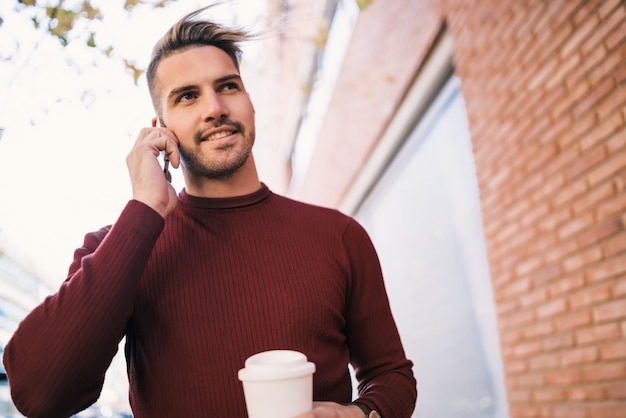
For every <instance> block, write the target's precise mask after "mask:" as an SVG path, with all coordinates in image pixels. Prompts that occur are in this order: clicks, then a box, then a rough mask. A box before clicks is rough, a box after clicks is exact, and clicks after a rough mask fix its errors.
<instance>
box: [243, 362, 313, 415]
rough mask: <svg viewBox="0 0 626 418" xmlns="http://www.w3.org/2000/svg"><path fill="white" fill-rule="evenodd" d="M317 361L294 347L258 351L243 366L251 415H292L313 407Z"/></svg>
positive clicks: (247, 404) (244, 388) (245, 390)
mask: <svg viewBox="0 0 626 418" xmlns="http://www.w3.org/2000/svg"><path fill="white" fill-rule="evenodd" d="M314 372H315V364H313V363H311V362H309V361H307V357H306V356H305V355H304V354H302V353H300V352H298V351H290V350H271V351H264V352H262V353H258V354H255V355H253V356H251V357H249V358H248V359H247V360H246V363H245V368H243V369H241V370H239V380H241V382H242V384H243V392H244V395H245V398H246V407H247V409H248V417H249V418H292V417H294V416H296V415H298V414H301V413H303V412H307V411H310V410H311V409H312V408H313V373H314Z"/></svg>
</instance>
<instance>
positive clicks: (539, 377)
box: [515, 372, 545, 388]
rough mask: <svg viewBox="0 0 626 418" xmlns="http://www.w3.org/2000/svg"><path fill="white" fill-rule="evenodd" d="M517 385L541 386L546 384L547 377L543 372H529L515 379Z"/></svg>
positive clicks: (526, 386) (525, 386)
mask: <svg viewBox="0 0 626 418" xmlns="http://www.w3.org/2000/svg"><path fill="white" fill-rule="evenodd" d="M515 382H516V387H523V388H533V387H540V386H543V385H544V384H545V378H544V374H543V373H536V372H535V373H533V372H530V373H527V374H522V375H520V376H517V378H516V379H515Z"/></svg>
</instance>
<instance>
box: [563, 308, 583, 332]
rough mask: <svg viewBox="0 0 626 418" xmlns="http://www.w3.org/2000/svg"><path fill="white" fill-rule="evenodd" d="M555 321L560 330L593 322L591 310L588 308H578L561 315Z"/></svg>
mask: <svg viewBox="0 0 626 418" xmlns="http://www.w3.org/2000/svg"><path fill="white" fill-rule="evenodd" d="M555 321H556V329H557V330H558V331H568V330H572V329H576V328H580V327H582V326H584V325H589V324H591V312H590V311H589V310H586V309H584V310H577V311H574V312H569V313H568V314H567V315H563V316H560V317H558V318H557V319H556V320H555Z"/></svg>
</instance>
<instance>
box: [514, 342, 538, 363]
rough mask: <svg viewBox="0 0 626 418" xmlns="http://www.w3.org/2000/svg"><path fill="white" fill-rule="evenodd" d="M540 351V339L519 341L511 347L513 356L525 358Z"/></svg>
mask: <svg viewBox="0 0 626 418" xmlns="http://www.w3.org/2000/svg"><path fill="white" fill-rule="evenodd" d="M540 351H541V342H540V341H531V342H526V343H521V344H518V345H516V346H515V347H513V355H514V358H516V359H520V358H526V357H529V356H531V355H533V354H537V353H538V352H540Z"/></svg>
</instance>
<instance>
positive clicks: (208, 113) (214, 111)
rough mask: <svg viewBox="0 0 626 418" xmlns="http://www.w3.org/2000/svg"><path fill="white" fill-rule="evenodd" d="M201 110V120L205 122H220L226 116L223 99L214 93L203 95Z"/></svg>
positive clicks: (226, 108)
mask: <svg viewBox="0 0 626 418" xmlns="http://www.w3.org/2000/svg"><path fill="white" fill-rule="evenodd" d="M203 109H204V114H203V115H202V118H203V120H204V121H205V122H210V121H217V120H221V119H224V118H226V117H227V116H228V107H227V106H226V103H225V101H224V98H223V97H221V96H220V94H219V93H217V92H215V91H210V92H208V93H207V94H205V95H204V103H203Z"/></svg>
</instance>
